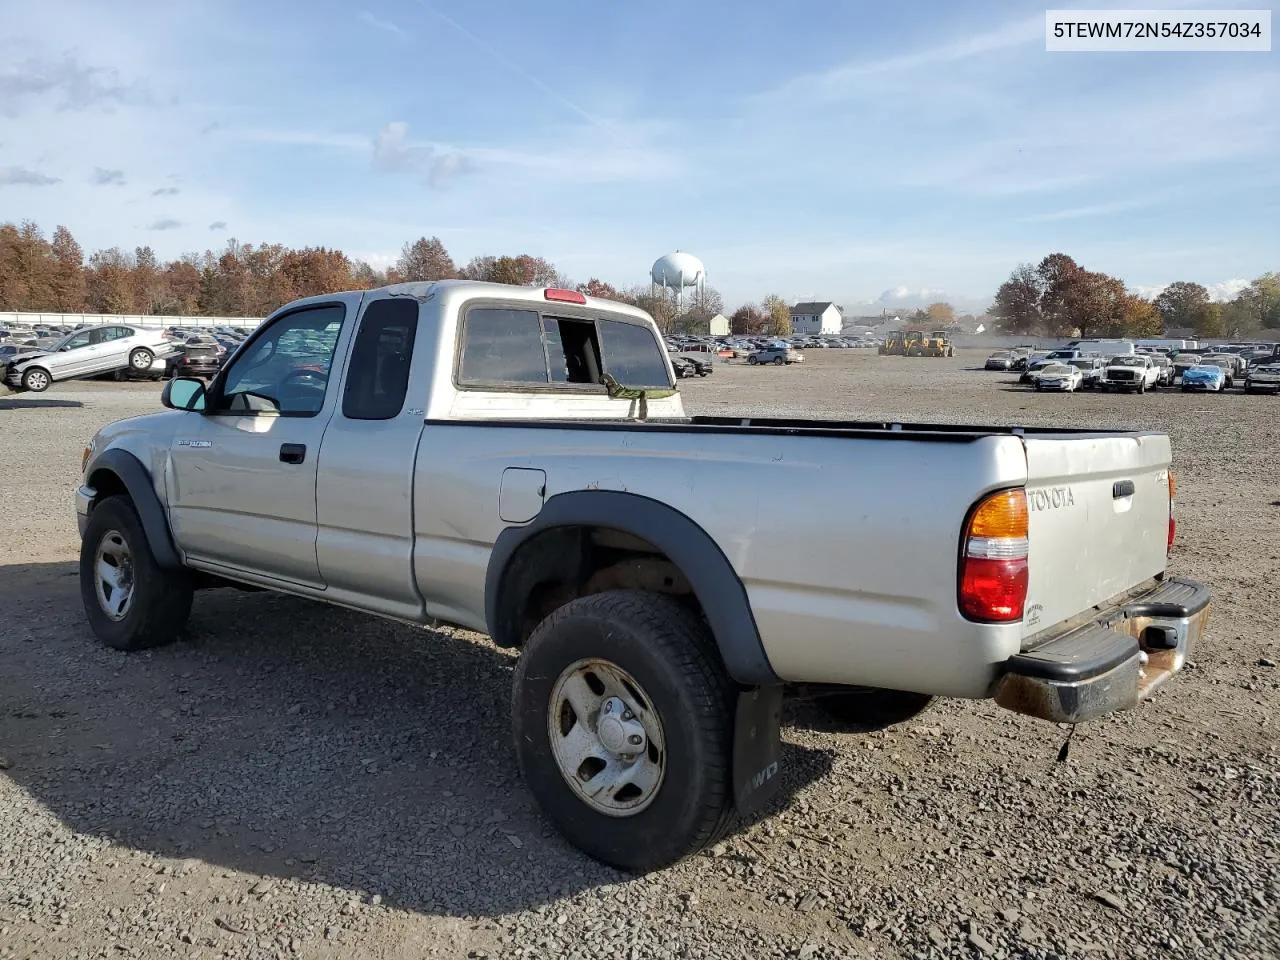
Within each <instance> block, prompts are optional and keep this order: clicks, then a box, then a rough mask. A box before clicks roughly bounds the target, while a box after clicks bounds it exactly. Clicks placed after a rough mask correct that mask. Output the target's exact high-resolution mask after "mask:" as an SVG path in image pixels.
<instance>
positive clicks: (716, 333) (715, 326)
mask: <svg viewBox="0 0 1280 960" xmlns="http://www.w3.org/2000/svg"><path fill="white" fill-rule="evenodd" d="M710 332H711V335H712V336H713V337H727V336H728V335H729V318H728V317H726V316H725V315H724V314H723V313H717V314H716V315H715V316H714V317H712V318H711V331H710Z"/></svg>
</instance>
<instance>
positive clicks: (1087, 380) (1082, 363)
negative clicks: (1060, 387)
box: [1069, 357, 1107, 390]
mask: <svg viewBox="0 0 1280 960" xmlns="http://www.w3.org/2000/svg"><path fill="white" fill-rule="evenodd" d="M1069 362H1070V364H1071V366H1073V367H1075V368H1076V369H1077V370H1079V371H1080V386H1082V387H1084V388H1085V389H1086V390H1093V389H1095V388H1096V387H1097V386H1098V381H1099V380H1101V379H1102V371H1103V369H1104V368H1105V367H1106V365H1107V362H1106V361H1105V360H1103V359H1102V358H1101V357H1079V358H1077V359H1075V360H1071V361H1069Z"/></svg>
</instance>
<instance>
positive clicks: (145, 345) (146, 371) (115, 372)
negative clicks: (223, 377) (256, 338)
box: [0, 323, 249, 393]
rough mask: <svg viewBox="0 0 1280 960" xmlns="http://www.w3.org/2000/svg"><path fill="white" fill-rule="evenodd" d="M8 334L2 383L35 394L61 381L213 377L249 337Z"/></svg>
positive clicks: (113, 328)
mask: <svg viewBox="0 0 1280 960" xmlns="http://www.w3.org/2000/svg"><path fill="white" fill-rule="evenodd" d="M8 332H9V334H10V336H8V337H6V338H5V340H4V342H3V343H0V382H3V383H4V384H5V386H7V387H8V388H9V389H11V390H28V391H31V392H32V393H42V392H43V391H45V390H48V389H49V387H50V386H52V385H53V384H54V383H57V382H59V381H62V380H73V379H80V378H87V377H101V376H110V377H113V378H115V379H117V380H122V379H128V378H150V379H156V380H158V379H161V378H171V377H174V376H194V377H212V376H213V375H214V374H215V373H217V372H218V370H219V369H221V367H222V364H223V363H224V362H225V361H226V358H227V356H228V355H229V354H230V353H231V352H232V351H234V350H235V348H236V347H238V346H239V345H240V343H241V342H242V341H243V340H244V338H245V337H246V336H247V335H248V333H249V331H247V330H239V329H235V328H209V329H195V328H177V327H169V328H168V329H165V330H156V329H151V328H147V327H137V326H132V325H128V324H123V323H117V324H98V325H89V324H82V325H80V326H79V327H76V328H73V329H71V330H69V331H66V332H65V333H61V334H60V335H58V336H52V337H48V336H38V337H37V336H24V335H23V334H26V333H33V334H34V333H36V332H40V333H49V332H53V331H52V330H51V329H49V328H40V329H39V330H38V331H37V330H36V329H31V330H28V331H21V330H20V331H14V330H12V329H10V330H9V331H8ZM15 332H16V333H18V334H19V335H18V336H14V335H13V334H14V333H15Z"/></svg>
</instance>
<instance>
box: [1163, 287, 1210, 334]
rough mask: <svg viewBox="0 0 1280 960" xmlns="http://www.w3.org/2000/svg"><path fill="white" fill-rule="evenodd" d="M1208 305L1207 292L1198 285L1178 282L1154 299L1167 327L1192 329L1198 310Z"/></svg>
mask: <svg viewBox="0 0 1280 960" xmlns="http://www.w3.org/2000/svg"><path fill="white" fill-rule="evenodd" d="M1208 303H1209V291H1208V290H1206V289H1205V288H1204V287H1202V286H1201V285H1200V284H1198V283H1188V282H1187V281H1185V280H1179V281H1177V282H1176V283H1171V284H1169V285H1168V286H1167V287H1165V288H1164V289H1163V290H1161V291H1160V294H1159V296H1157V297H1156V299H1155V307H1156V310H1158V311H1159V313H1160V318H1161V319H1162V320H1163V321H1164V326H1165V329H1168V328H1169V327H1194V326H1195V318H1196V316H1197V314H1198V313H1199V311H1200V310H1202V309H1203V308H1204V307H1205V305H1207V304H1208Z"/></svg>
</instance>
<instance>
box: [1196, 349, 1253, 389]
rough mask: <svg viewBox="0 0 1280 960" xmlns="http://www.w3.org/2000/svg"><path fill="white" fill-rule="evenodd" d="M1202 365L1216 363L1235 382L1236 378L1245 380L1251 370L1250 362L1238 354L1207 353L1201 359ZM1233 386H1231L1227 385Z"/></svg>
mask: <svg viewBox="0 0 1280 960" xmlns="http://www.w3.org/2000/svg"><path fill="white" fill-rule="evenodd" d="M1200 359H1201V362H1202V363H1216V364H1217V365H1218V366H1220V367H1222V369H1223V370H1225V371H1227V376H1228V377H1229V378H1230V379H1232V380H1234V379H1235V378H1236V377H1241V378H1243V377H1244V375H1245V373H1246V372H1247V371H1248V369H1249V361H1248V360H1246V359H1245V358H1244V357H1243V356H1241V355H1240V354H1238V353H1206V354H1204V355H1203V356H1202V357H1201V358H1200ZM1227 386H1228V387H1229V386H1231V384H1229V383H1228V384H1227Z"/></svg>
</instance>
